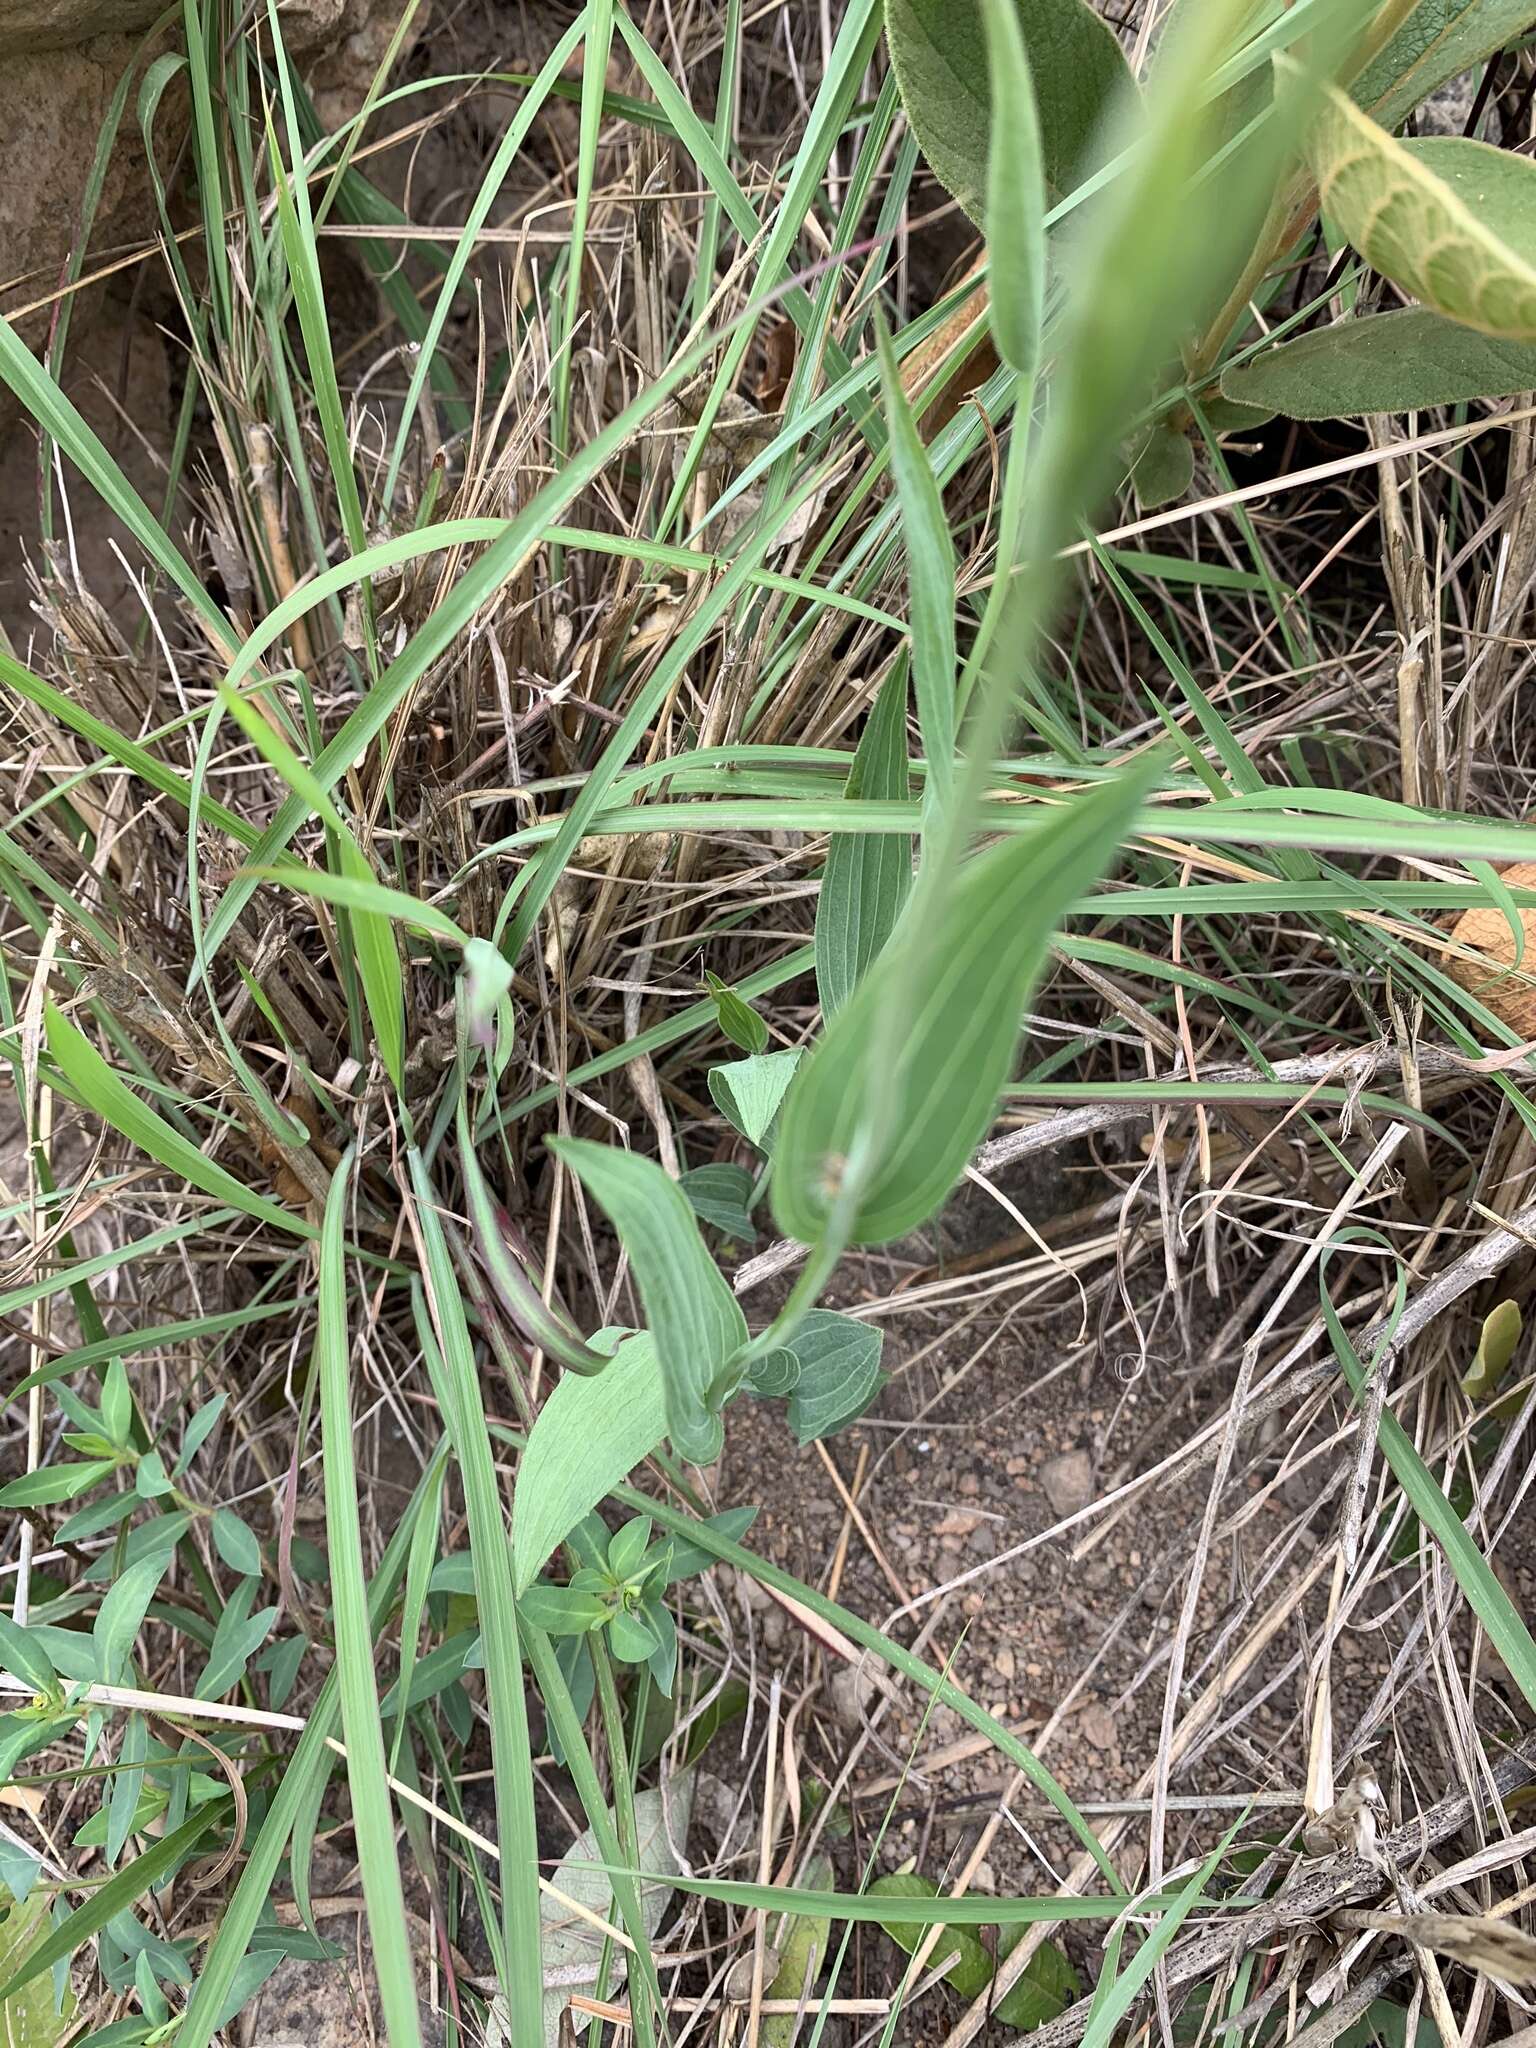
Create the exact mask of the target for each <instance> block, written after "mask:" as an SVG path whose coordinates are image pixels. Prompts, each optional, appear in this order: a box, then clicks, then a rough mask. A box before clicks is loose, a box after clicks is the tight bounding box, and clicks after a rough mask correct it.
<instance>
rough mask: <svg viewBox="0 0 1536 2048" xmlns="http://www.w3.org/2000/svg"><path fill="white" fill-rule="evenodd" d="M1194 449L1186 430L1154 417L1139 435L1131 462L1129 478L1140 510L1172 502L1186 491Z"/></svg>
mask: <svg viewBox="0 0 1536 2048" xmlns="http://www.w3.org/2000/svg"><path fill="white" fill-rule="evenodd" d="M1194 473H1195V451H1194V446H1193V444H1192V443H1191V441H1190V438H1189V436H1188V434H1184V433H1181V432H1180V431H1179V429H1178V428H1177V427H1175V426H1171V425H1170V424H1169V422H1168V421H1167V420H1158V421H1157V422H1156V424H1155V425H1154V426H1152V427H1150V428H1149V429H1148V431H1147V433H1146V434H1145V435H1144V436H1143V438H1142V440H1141V443H1140V445H1139V447H1138V448H1137V450H1136V454H1135V459H1134V461H1133V462H1132V465H1131V482H1132V483H1133V484H1134V485H1135V486H1136V497H1137V501H1138V502H1139V504H1140V505H1141V508H1142V510H1143V511H1144V512H1152V511H1155V510H1156V509H1157V507H1158V506H1159V505H1172V504H1173V503H1175V502H1176V500H1178V499H1179V498H1182V497H1183V496H1184V495H1185V493H1186V492H1187V491H1188V489H1189V486H1190V481H1191V479H1192V478H1193V476H1194Z"/></svg>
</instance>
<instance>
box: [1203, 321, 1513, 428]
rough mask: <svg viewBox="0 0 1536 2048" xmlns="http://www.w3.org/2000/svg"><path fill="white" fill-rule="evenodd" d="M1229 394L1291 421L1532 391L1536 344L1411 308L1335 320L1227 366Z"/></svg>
mask: <svg viewBox="0 0 1536 2048" xmlns="http://www.w3.org/2000/svg"><path fill="white" fill-rule="evenodd" d="M1221 388H1222V391H1223V393H1224V394H1225V396H1226V397H1228V398H1232V399H1237V400H1240V401H1241V402H1242V403H1243V404H1245V405H1259V406H1268V407H1272V408H1273V409H1274V410H1275V411H1276V412H1283V413H1285V414H1286V415H1287V417H1288V418H1290V419H1293V420H1332V419H1348V418H1351V417H1353V416H1355V415H1357V414H1360V413H1368V412H1422V411H1424V410H1425V409H1426V408H1427V407H1429V406H1432V405H1461V404H1463V403H1465V402H1467V401H1468V400H1471V399H1477V398H1508V397H1510V396H1511V395H1512V394H1513V393H1514V392H1516V391H1530V390H1532V389H1536V346H1533V345H1532V344H1531V343H1530V342H1524V341H1500V340H1498V339H1497V338H1496V337H1495V336H1493V335H1488V334H1479V333H1477V332H1476V331H1475V330H1474V329H1473V328H1470V327H1463V326H1461V325H1460V324H1459V323H1458V322H1456V321H1454V320H1446V319H1443V318H1442V317H1441V316H1440V314H1438V313H1430V312H1426V311H1425V310H1424V309H1423V308H1422V307H1418V306H1410V307H1408V308H1406V309H1404V310H1403V311H1400V312H1395V313H1371V314H1368V315H1367V316H1366V317H1365V318H1363V319H1359V320H1336V321H1335V322H1334V324H1333V325H1332V326H1331V327H1320V328H1319V329H1318V330H1317V331H1316V333H1314V334H1304V335H1302V336H1301V338H1300V339H1299V340H1297V341H1286V342H1282V343H1280V345H1279V346H1278V347H1276V348H1268V349H1265V350H1264V352H1263V353H1262V354H1261V355H1258V356H1255V357H1254V359H1253V360H1252V362H1248V363H1242V364H1239V365H1238V366H1237V367H1236V368H1235V369H1231V370H1228V371H1226V372H1225V373H1224V374H1223V376H1222V380H1221Z"/></svg>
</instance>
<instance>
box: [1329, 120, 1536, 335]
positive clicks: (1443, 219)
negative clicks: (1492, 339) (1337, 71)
mask: <svg viewBox="0 0 1536 2048" xmlns="http://www.w3.org/2000/svg"><path fill="white" fill-rule="evenodd" d="M1306 146H1307V154H1308V157H1309V159H1310V160H1311V164H1312V169H1313V173H1314V175H1315V176H1316V178H1317V182H1318V191H1319V195H1320V198H1321V203H1322V206H1323V210H1324V211H1325V213H1327V214H1328V216H1329V217H1330V218H1331V219H1332V220H1333V221H1334V222H1335V223H1336V224H1337V226H1338V227H1339V229H1340V230H1341V231H1342V232H1343V233H1344V234H1345V235H1346V236H1348V238H1349V240H1350V241H1351V242H1352V243H1353V244H1354V246H1355V247H1356V248H1357V249H1358V250H1359V251H1360V254H1361V255H1362V256H1364V257H1365V259H1366V261H1367V262H1369V263H1370V264H1372V265H1373V266H1374V268H1375V269H1377V270H1379V271H1380V272H1381V273H1382V275H1383V276H1384V277H1389V278H1390V279H1391V280H1392V282H1393V283H1394V284H1395V285H1398V286H1399V287H1400V288H1401V289H1402V290H1403V291H1405V292H1407V293H1408V294H1409V295H1410V296H1411V297H1413V298H1416V299H1420V300H1422V301H1423V303H1424V304H1425V305H1426V306H1428V307H1429V308H1430V309H1431V310H1432V311H1434V312H1437V313H1443V314H1445V316H1446V317H1447V318H1448V319H1451V320H1458V321H1460V322H1461V323H1462V325H1463V326H1466V327H1472V328H1475V329H1477V330H1478V332H1479V333H1482V334H1492V335H1498V336H1500V337H1502V338H1503V339H1505V340H1508V341H1531V340H1536V164H1532V163H1529V162H1528V161H1527V160H1526V159H1525V158H1524V157H1518V156H1514V155H1512V154H1511V153H1510V152H1509V151H1508V150H1502V149H1494V148H1492V147H1491V145H1490V144H1488V143H1486V142H1467V141H1463V140H1460V139H1457V138H1451V137H1434V138H1432V139H1429V140H1426V141H1420V142H1398V141H1396V140H1394V138H1393V137H1392V136H1390V135H1389V134H1388V133H1387V131H1386V129H1385V128H1379V127H1377V125H1376V123H1375V122H1374V121H1372V120H1371V119H1370V118H1369V116H1368V115H1365V114H1362V113H1361V111H1360V109H1359V108H1358V107H1357V106H1356V105H1355V103H1354V101H1353V100H1351V99H1349V98H1348V97H1347V96H1346V95H1345V94H1344V93H1341V92H1339V91H1337V90H1335V89H1334V88H1333V87H1331V86H1328V87H1325V88H1324V90H1323V95H1322V106H1321V111H1320V113H1319V115H1318V117H1317V119H1316V121H1315V122H1314V123H1313V126H1312V128H1311V130H1310V132H1309V134H1308V136H1307V145H1306Z"/></svg>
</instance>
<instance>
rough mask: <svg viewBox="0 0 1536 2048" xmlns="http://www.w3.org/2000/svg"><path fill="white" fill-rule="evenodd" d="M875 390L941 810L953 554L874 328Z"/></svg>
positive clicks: (950, 745) (949, 702) (948, 729)
mask: <svg viewBox="0 0 1536 2048" xmlns="http://www.w3.org/2000/svg"><path fill="white" fill-rule="evenodd" d="M876 339H877V342H878V346H879V352H880V388H881V391H882V393H883V394H884V398H885V417H886V426H887V428H888V430H889V432H890V437H891V469H892V471H893V472H894V474H895V478H896V493H897V497H898V500H899V502H900V506H901V531H902V539H903V541H904V543H905V546H906V554H907V592H908V601H909V604H910V607H911V614H912V683H913V690H914V694H915V695H916V698H917V723H918V729H919V731H920V732H921V734H922V739H923V756H924V758H925V760H926V761H927V763H928V780H927V783H926V785H925V793H926V795H927V797H928V798H929V799H930V800H931V801H932V802H934V803H935V804H939V803H942V802H943V800H944V797H945V794H946V793H947V791H948V789H949V785H950V780H951V778H952V776H953V773H954V766H953V764H954V753H955V674H956V659H955V547H954V542H953V541H952V540H951V539H950V535H949V521H948V519H947V518H946V517H945V514H944V500H943V499H942V497H941V496H940V495H939V486H938V484H937V482H936V481H935V478H934V474H933V470H932V468H931V466H930V464H929V460H928V451H927V449H926V448H924V446H923V444H922V441H921V440H920V439H919V437H918V432H917V427H916V424H915V422H914V421H913V418H912V408H911V407H910V406H909V405H908V403H907V396H906V393H905V392H904V391H903V389H902V385H901V371H900V369H899V367H898V365H897V362H896V356H895V352H894V350H893V349H892V347H891V338H890V335H889V334H888V333H887V331H886V329H885V326H884V324H883V323H881V324H880V325H879V326H878V327H877V328H876Z"/></svg>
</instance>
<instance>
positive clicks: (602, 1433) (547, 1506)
mask: <svg viewBox="0 0 1536 2048" xmlns="http://www.w3.org/2000/svg"><path fill="white" fill-rule="evenodd" d="M610 1334H611V1333H610ZM593 1341H594V1343H595V1344H597V1345H599V1346H601V1343H602V1337H601V1335H599V1337H597V1338H595V1339H594V1340H593ZM666 1433H667V1414H666V1404H665V1400H664V1398H663V1395H662V1387H661V1369H660V1367H659V1366H658V1365H657V1362H656V1342H655V1339H654V1337H653V1336H652V1335H651V1334H650V1332H649V1331H644V1330H643V1331H641V1332H640V1333H639V1334H638V1335H636V1336H632V1337H626V1338H624V1339H623V1341H622V1342H620V1343H619V1345H618V1348H617V1350H616V1351H615V1352H614V1355H613V1358H612V1360H611V1361H610V1363H609V1364H608V1366H607V1367H606V1368H605V1370H604V1371H603V1373H602V1374H601V1376H600V1377H599V1378H597V1379H585V1378H582V1377H580V1376H578V1375H575V1374H569V1373H568V1374H567V1375H566V1376H565V1377H564V1378H563V1379H561V1380H560V1381H559V1382H558V1383H557V1384H556V1386H555V1388H554V1390H553V1392H552V1393H551V1394H550V1396H549V1399H548V1400H547V1401H546V1402H545V1403H544V1406H543V1407H542V1408H541V1409H540V1410H539V1412H538V1415H537V1416H536V1417H535V1418H534V1424H533V1428H532V1429H531V1430H530V1431H529V1433H528V1447H527V1449H526V1450H525V1451H524V1452H523V1459H522V1464H521V1465H520V1466H519V1468H518V1474H517V1487H516V1490H515V1492H514V1494H513V1499H512V1552H513V1559H514V1566H515V1573H516V1584H517V1588H518V1592H519V1595H521V1594H522V1593H523V1592H525V1591H526V1590H527V1588H528V1587H529V1586H530V1585H531V1584H532V1582H533V1577H534V1574H535V1573H536V1572H537V1571H538V1569H539V1566H540V1565H541V1564H543V1562H544V1560H545V1558H546V1557H548V1556H549V1554H550V1552H551V1551H552V1550H554V1549H555V1548H556V1547H557V1546H558V1545H559V1544H561V1543H563V1542H564V1541H565V1539H566V1537H567V1536H569V1535H570V1533H571V1531H572V1530H573V1529H574V1528H575V1527H576V1524H577V1523H578V1522H579V1521H580V1520H581V1518H582V1516H583V1515H585V1514H587V1513H588V1512H589V1511H590V1510H591V1509H592V1508H594V1507H596V1505H597V1503H598V1502H599V1501H600V1500H603V1499H605V1498H606V1496H607V1495H608V1494H609V1493H610V1492H611V1491H612V1490H613V1488H614V1487H615V1486H617V1485H618V1484H619V1482H620V1481H621V1480H622V1479H626V1478H627V1477H628V1476H629V1474H630V1473H631V1472H632V1471H633V1470H634V1469H635V1467H636V1466H637V1465H638V1464H639V1463H640V1461H641V1459H642V1458H647V1457H649V1456H650V1454H651V1452H652V1451H654V1450H655V1449H656V1447H657V1445H658V1444H659V1443H660V1442H661V1440H662V1438H663V1437H664V1436H665V1435H666Z"/></svg>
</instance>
